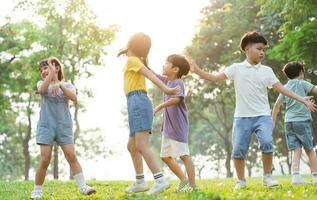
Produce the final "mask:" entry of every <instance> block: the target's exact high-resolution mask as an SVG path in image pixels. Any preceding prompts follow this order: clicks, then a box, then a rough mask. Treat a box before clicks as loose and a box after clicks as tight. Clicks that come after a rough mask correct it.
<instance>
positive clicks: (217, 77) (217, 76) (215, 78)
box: [188, 59, 228, 83]
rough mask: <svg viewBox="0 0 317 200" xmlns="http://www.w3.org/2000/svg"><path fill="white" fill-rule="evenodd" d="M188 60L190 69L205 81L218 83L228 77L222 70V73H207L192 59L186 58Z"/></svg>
mask: <svg viewBox="0 0 317 200" xmlns="http://www.w3.org/2000/svg"><path fill="white" fill-rule="evenodd" d="M188 62H189V64H190V71H191V72H193V73H195V74H197V75H199V76H200V77H201V78H202V79H205V80H207V81H211V82H214V83H218V82H220V81H224V80H226V79H228V77H227V76H226V75H225V74H224V73H223V72H222V73H208V72H205V71H204V70H202V69H200V68H199V67H198V66H197V64H196V63H195V62H194V61H193V60H191V59H188Z"/></svg>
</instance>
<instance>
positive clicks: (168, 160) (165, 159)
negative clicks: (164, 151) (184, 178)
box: [161, 157, 172, 163]
mask: <svg viewBox="0 0 317 200" xmlns="http://www.w3.org/2000/svg"><path fill="white" fill-rule="evenodd" d="M161 159H162V161H163V162H164V163H169V162H170V161H171V160H172V158H171V157H161Z"/></svg>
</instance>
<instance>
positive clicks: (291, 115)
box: [272, 62, 317, 185]
mask: <svg viewBox="0 0 317 200" xmlns="http://www.w3.org/2000/svg"><path fill="white" fill-rule="evenodd" d="M283 72H284V74H285V75H286V76H287V78H288V79H289V81H288V82H287V84H286V85H285V87H286V88H288V89H289V90H291V91H293V92H295V93H296V94H298V95H299V96H307V95H308V94H313V95H317V87H315V86H314V85H312V84H311V83H309V82H307V81H305V80H303V79H304V65H303V64H301V63H299V62H290V63H287V64H286V65H285V66H284V68H283ZM283 103H285V104H286V113H285V136H286V141H287V147H288V149H289V150H290V151H294V158H293V161H292V184H294V185H297V184H306V183H308V182H307V181H306V180H304V179H302V178H301V177H300V174H299V165H300V158H301V155H302V147H304V149H305V152H306V154H307V156H308V159H309V166H310V169H311V172H312V176H313V183H314V184H315V185H316V184H317V158H316V153H315V151H314V149H313V135H312V127H311V122H312V117H311V114H310V112H309V111H308V110H307V109H306V108H305V106H304V105H302V104H300V103H298V102H296V101H294V100H293V99H290V98H288V97H285V96H283V95H279V96H278V99H277V100H276V102H275V105H274V108H273V111H272V118H273V122H274V124H275V122H276V118H277V114H278V113H279V110H280V108H281V106H282V105H283Z"/></svg>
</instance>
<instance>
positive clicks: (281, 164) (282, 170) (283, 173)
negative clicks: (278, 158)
mask: <svg viewBox="0 0 317 200" xmlns="http://www.w3.org/2000/svg"><path fill="white" fill-rule="evenodd" d="M279 165H280V168H281V173H282V175H283V176H284V175H285V171H284V167H283V163H282V162H279Z"/></svg>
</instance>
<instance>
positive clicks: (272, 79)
mask: <svg viewBox="0 0 317 200" xmlns="http://www.w3.org/2000/svg"><path fill="white" fill-rule="evenodd" d="M278 82H280V81H279V80H278V79H277V78H276V76H275V74H274V72H273V70H272V69H270V70H269V73H268V76H267V83H266V84H267V87H272V86H273V85H274V84H275V83H278Z"/></svg>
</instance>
